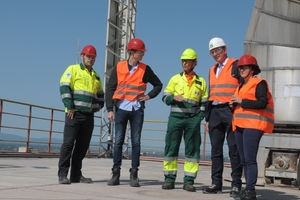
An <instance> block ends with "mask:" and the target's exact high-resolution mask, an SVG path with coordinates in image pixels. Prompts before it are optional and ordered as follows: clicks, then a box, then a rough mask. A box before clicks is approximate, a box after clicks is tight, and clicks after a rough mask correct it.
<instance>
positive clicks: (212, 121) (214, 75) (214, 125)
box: [203, 37, 242, 197]
mask: <svg viewBox="0 0 300 200" xmlns="http://www.w3.org/2000/svg"><path fill="white" fill-rule="evenodd" d="M209 52H210V55H211V56H212V57H213V59H214V60H215V61H216V62H217V63H216V64H214V65H213V66H212V67H211V69H210V72H209V100H208V104H207V107H206V109H205V121H206V125H205V129H206V130H207V131H208V132H209V137H210V141H211V160H212V168H211V179H212V185H211V186H209V187H207V188H204V189H203V193H205V194H217V193H221V192H222V185H223V183H222V180H223V177H222V174H223V166H224V163H223V162H224V158H223V144H224V141H225V137H226V140H227V144H228V149H229V158H230V162H231V168H232V173H231V176H232V189H231V191H230V196H231V197H236V196H237V195H238V194H239V192H240V190H241V185H242V181H241V176H242V165H241V163H240V158H239V154H238V150H237V146H236V142H235V137H234V134H233V132H232V127H231V122H232V110H231V108H230V107H229V102H230V100H231V97H232V95H233V94H234V92H235V90H236V88H237V86H238V84H239V82H240V81H242V79H241V78H240V74H239V72H238V69H237V67H236V65H237V60H236V59H234V58H228V56H227V48H226V44H225V42H224V40H223V39H221V38H218V37H215V38H212V39H211V40H210V41H209Z"/></svg>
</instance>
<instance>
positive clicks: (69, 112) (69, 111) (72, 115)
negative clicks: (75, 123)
mask: <svg viewBox="0 0 300 200" xmlns="http://www.w3.org/2000/svg"><path fill="white" fill-rule="evenodd" d="M74 113H75V110H74V109H72V110H68V113H67V117H69V118H70V119H73V117H74Z"/></svg>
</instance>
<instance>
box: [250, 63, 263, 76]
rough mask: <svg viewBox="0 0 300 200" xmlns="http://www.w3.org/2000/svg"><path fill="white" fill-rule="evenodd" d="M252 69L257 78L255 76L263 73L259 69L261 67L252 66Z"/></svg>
mask: <svg viewBox="0 0 300 200" xmlns="http://www.w3.org/2000/svg"><path fill="white" fill-rule="evenodd" d="M251 68H252V70H253V75H254V76H255V75H258V74H259V73H260V72H261V70H260V69H259V66H258V65H251Z"/></svg>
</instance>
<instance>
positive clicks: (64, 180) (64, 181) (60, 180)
mask: <svg viewBox="0 0 300 200" xmlns="http://www.w3.org/2000/svg"><path fill="white" fill-rule="evenodd" d="M58 183H59V184H70V181H69V179H68V178H67V176H60V177H58Z"/></svg>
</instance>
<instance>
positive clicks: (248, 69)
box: [230, 55, 274, 200]
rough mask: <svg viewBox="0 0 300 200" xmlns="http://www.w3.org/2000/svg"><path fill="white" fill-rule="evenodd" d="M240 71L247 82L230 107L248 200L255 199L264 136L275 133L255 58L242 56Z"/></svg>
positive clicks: (268, 96) (267, 92) (269, 99)
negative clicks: (259, 152) (258, 155)
mask: <svg viewBox="0 0 300 200" xmlns="http://www.w3.org/2000/svg"><path fill="white" fill-rule="evenodd" d="M238 69H239V71H240V75H241V77H242V78H243V79H244V82H243V83H241V84H240V85H239V86H238V88H237V90H236V92H235V94H234V95H233V97H232V99H231V102H230V106H231V107H232V108H233V109H234V111H233V120H232V129H233V131H234V133H235V139H236V144H237V148H238V151H239V155H240V159H241V163H242V165H243V167H244V175H245V179H246V187H245V189H244V190H243V191H242V192H241V193H240V199H241V200H243V199H247V200H248V199H256V193H255V185H256V182H257V174H258V169H257V161H256V157H257V152H258V147H259V142H260V139H261V137H262V135H263V134H264V133H269V134H271V133H272V131H273V128H274V103H273V98H272V94H271V93H270V90H269V87H268V84H267V82H266V81H265V80H262V79H260V78H258V77H256V75H257V74H259V73H260V69H259V66H258V64H257V61H256V58H255V57H253V56H251V55H243V56H242V57H241V58H240V59H239V62H238Z"/></svg>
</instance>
